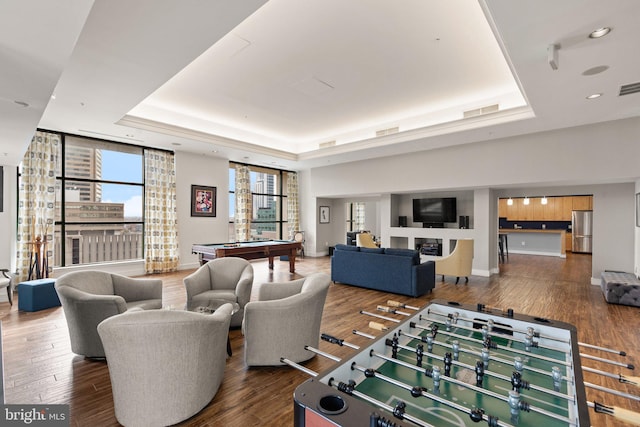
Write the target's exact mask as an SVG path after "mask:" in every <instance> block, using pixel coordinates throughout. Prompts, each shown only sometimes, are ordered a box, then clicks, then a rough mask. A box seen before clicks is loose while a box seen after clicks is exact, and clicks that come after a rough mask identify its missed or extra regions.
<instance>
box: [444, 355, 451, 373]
mask: <svg viewBox="0 0 640 427" xmlns="http://www.w3.org/2000/svg"><path fill="white" fill-rule="evenodd" d="M444 375H445V376H446V377H450V376H451V353H450V352H446V353H445V354H444Z"/></svg>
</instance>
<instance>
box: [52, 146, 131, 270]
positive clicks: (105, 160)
mask: <svg viewBox="0 0 640 427" xmlns="http://www.w3.org/2000/svg"><path fill="white" fill-rule="evenodd" d="M61 146H62V153H61V156H60V159H62V161H61V162H60V163H59V165H58V170H57V173H56V178H57V185H56V221H55V248H54V265H55V266H57V267H60V266H67V265H73V264H93V263H100V262H113V261H125V260H134V259H142V258H143V228H144V227H143V225H144V209H143V206H144V204H143V203H144V152H143V148H142V147H138V146H133V145H127V144H121V143H115V142H108V141H102V140H95V139H90V138H83V137H78V136H72V135H63V138H62V144H61Z"/></svg>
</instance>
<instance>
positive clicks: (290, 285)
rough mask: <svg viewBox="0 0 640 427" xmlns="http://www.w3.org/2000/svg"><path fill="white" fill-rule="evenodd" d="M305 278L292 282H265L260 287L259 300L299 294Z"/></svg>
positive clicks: (279, 298) (277, 298)
mask: <svg viewBox="0 0 640 427" xmlns="http://www.w3.org/2000/svg"><path fill="white" fill-rule="evenodd" d="M304 281H305V279H304V278H302V279H297V280H293V281H291V282H282V283H278V282H270V283H263V284H262V285H260V288H259V289H258V301H271V300H281V299H283V298H287V297H290V296H292V295H295V294H299V293H300V290H301V289H302V285H303V284H304Z"/></svg>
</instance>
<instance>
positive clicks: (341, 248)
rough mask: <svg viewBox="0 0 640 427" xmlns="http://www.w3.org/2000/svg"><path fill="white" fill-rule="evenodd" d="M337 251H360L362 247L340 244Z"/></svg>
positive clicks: (336, 248)
mask: <svg viewBox="0 0 640 427" xmlns="http://www.w3.org/2000/svg"><path fill="white" fill-rule="evenodd" d="M335 250H336V251H359V250H360V247H358V246H351V245H343V244H338V245H336V247H335Z"/></svg>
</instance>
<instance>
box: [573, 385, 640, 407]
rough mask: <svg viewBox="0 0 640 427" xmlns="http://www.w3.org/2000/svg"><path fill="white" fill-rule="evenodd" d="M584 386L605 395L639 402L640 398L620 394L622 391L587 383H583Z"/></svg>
mask: <svg viewBox="0 0 640 427" xmlns="http://www.w3.org/2000/svg"><path fill="white" fill-rule="evenodd" d="M584 385H585V386H586V387H589V388H592V389H595V390H600V391H604V392H605V393H609V394H614V395H616V396H620V397H625V398H627V399H631V400H635V401H636V402H640V396H636V395H635V394H629V393H625V392H622V391H618V390H614V389H612V388H607V387H603V386H601V385H597V384H592V383H588V382H586V381H585V382H584Z"/></svg>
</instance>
